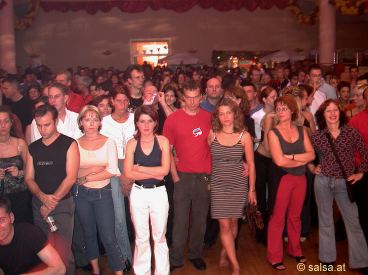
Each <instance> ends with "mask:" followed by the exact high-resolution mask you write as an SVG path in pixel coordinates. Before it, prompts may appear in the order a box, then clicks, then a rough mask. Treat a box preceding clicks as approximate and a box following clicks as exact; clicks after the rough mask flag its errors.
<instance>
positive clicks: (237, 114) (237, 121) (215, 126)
mask: <svg viewBox="0 0 368 275" xmlns="http://www.w3.org/2000/svg"><path fill="white" fill-rule="evenodd" d="M221 106H228V107H230V110H231V111H232V112H233V113H234V132H235V133H239V132H241V131H243V130H244V115H243V113H242V110H241V109H240V107H239V106H238V105H237V104H236V103H235V102H234V101H233V100H232V99H230V98H223V99H221V100H220V101H219V103H218V104H217V105H216V108H215V110H214V112H213V113H212V122H211V123H212V130H213V131H215V132H219V131H221V130H222V124H221V122H220V119H219V117H218V115H219V108H220V107H221Z"/></svg>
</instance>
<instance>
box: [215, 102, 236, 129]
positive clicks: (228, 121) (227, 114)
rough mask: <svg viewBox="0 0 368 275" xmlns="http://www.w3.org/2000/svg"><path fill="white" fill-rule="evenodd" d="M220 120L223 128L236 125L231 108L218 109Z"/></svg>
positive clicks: (222, 107)
mask: <svg viewBox="0 0 368 275" xmlns="http://www.w3.org/2000/svg"><path fill="white" fill-rule="evenodd" d="M218 118H219V120H220V123H221V125H222V126H223V127H224V126H231V125H233V124H234V112H233V111H232V110H231V108H230V106H220V107H219V109H218Z"/></svg>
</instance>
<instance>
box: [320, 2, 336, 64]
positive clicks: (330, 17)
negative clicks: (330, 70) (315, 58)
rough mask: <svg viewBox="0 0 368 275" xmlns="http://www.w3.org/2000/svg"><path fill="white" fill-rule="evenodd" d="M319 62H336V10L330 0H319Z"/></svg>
mask: <svg viewBox="0 0 368 275" xmlns="http://www.w3.org/2000/svg"><path fill="white" fill-rule="evenodd" d="M319 10H320V15H319V63H320V64H321V65H322V66H330V65H333V64H334V53H335V47H336V10H335V7H334V6H333V5H331V4H330V3H329V0H319Z"/></svg>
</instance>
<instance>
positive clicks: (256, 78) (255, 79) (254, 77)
mask: <svg viewBox="0 0 368 275" xmlns="http://www.w3.org/2000/svg"><path fill="white" fill-rule="evenodd" d="M250 80H251V81H252V83H259V82H260V81H261V72H260V71H258V70H252V73H251V74H250Z"/></svg>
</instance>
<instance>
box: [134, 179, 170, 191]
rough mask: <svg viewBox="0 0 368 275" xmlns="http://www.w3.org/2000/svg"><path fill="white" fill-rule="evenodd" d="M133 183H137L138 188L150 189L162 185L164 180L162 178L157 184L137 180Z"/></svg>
mask: <svg viewBox="0 0 368 275" xmlns="http://www.w3.org/2000/svg"><path fill="white" fill-rule="evenodd" d="M134 184H135V185H137V186H139V187H140V188H144V189H152V188H157V187H160V186H164V185H165V181H164V180H162V181H160V182H159V183H158V184H142V183H139V182H135V183H134Z"/></svg>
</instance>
